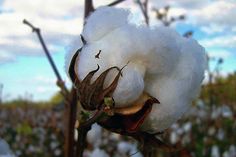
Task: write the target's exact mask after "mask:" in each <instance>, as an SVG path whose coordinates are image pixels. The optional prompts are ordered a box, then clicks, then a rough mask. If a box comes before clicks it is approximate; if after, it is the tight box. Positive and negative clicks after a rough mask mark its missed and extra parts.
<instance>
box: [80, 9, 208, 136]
mask: <svg viewBox="0 0 236 157" xmlns="http://www.w3.org/2000/svg"><path fill="white" fill-rule="evenodd" d="M128 17H129V12H128V11H127V10H123V9H118V8H111V7H102V8H99V9H97V10H96V11H95V12H94V13H93V14H92V15H91V16H90V17H89V18H88V20H87V21H86V25H85V27H84V31H83V36H84V37H85V39H86V40H87V43H88V44H86V45H85V46H84V47H83V49H82V51H81V53H80V54H79V63H78V64H79V65H78V69H77V72H78V74H79V78H80V79H81V80H82V79H83V78H84V77H85V76H86V75H87V74H88V73H89V72H90V71H92V70H94V69H96V68H97V64H98V65H99V66H100V70H99V71H98V72H97V73H96V74H95V76H94V78H93V79H94V80H95V79H96V78H97V77H98V76H99V75H100V74H101V73H102V72H103V71H104V70H106V69H108V68H110V67H112V66H118V67H120V68H122V67H123V66H125V65H127V66H126V67H124V69H123V76H122V77H121V78H120V80H119V82H118V86H117V88H116V90H115V92H114V94H113V98H114V100H115V103H116V107H125V106H130V105H132V102H134V101H135V100H137V99H138V98H139V96H140V95H141V94H142V93H143V92H147V93H149V94H150V95H152V96H153V97H156V98H157V99H158V100H159V101H160V104H154V105H153V109H152V111H151V113H150V114H149V116H148V117H147V118H146V120H145V122H144V124H143V125H142V129H143V130H144V131H148V132H157V131H162V130H164V129H166V128H168V127H169V126H170V125H171V124H172V123H174V122H175V121H176V120H177V119H178V118H180V116H181V115H182V114H183V113H184V112H185V111H186V110H187V109H188V107H189V104H190V103H191V101H192V100H193V99H194V98H195V97H196V96H197V94H198V91H199V88H200V85H201V82H202V79H203V75H204V69H205V67H206V56H205V50H204V48H202V47H201V46H200V45H199V44H198V43H197V42H196V41H195V40H193V39H189V38H184V37H182V36H181V35H179V34H178V33H176V32H175V31H174V30H172V29H170V28H165V27H159V28H155V29H150V28H149V27H146V26H136V25H133V24H131V23H129V20H128ZM99 50H101V53H100V56H99V58H96V57H95V55H96V54H97V53H98V52H99ZM116 74H117V71H116V70H113V71H112V72H110V73H109V76H107V78H106V81H105V86H108V85H109V84H110V83H111V82H112V80H113V79H114V77H115V75H116Z"/></svg>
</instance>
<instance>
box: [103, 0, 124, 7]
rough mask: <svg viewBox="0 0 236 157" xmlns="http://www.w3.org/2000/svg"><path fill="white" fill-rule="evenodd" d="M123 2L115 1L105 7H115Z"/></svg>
mask: <svg viewBox="0 0 236 157" xmlns="http://www.w3.org/2000/svg"><path fill="white" fill-rule="evenodd" d="M124 1H125V0H116V1H114V2H112V3H110V4H108V5H107V6H114V5H117V4H119V3H121V2H124Z"/></svg>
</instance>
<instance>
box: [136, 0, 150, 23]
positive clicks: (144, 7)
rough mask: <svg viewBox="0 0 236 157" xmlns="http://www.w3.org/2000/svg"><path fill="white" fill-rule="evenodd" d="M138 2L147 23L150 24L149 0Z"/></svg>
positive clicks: (138, 0)
mask: <svg viewBox="0 0 236 157" xmlns="http://www.w3.org/2000/svg"><path fill="white" fill-rule="evenodd" d="M137 3H138V5H139V7H140V9H141V11H142V13H143V16H144V19H145V22H146V24H147V25H149V16H148V0H145V1H144V2H143V3H142V2H141V1H140V0H137Z"/></svg>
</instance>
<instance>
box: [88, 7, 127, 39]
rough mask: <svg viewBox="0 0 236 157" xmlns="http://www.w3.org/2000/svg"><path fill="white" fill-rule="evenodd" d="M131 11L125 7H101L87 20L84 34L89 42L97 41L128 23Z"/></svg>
mask: <svg viewBox="0 0 236 157" xmlns="http://www.w3.org/2000/svg"><path fill="white" fill-rule="evenodd" d="M128 15H129V12H128V11H127V10H125V9H116V8H111V7H100V8H98V9H96V11H95V13H93V14H92V15H91V16H90V17H89V18H88V19H87V20H86V25H85V27H84V30H83V36H84V38H85V39H86V40H87V41H88V42H92V41H96V40H99V39H100V38H102V37H103V36H104V35H106V34H107V33H109V32H110V31H111V30H113V29H116V28H118V27H120V26H122V25H123V24H126V23H127V16H128Z"/></svg>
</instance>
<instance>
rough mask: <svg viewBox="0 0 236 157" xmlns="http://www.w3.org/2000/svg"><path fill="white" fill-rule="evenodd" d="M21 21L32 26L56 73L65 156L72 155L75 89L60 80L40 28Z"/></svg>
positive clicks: (75, 103) (69, 156)
mask: <svg viewBox="0 0 236 157" xmlns="http://www.w3.org/2000/svg"><path fill="white" fill-rule="evenodd" d="M23 23H24V24H26V25H28V26H29V27H31V28H32V31H33V32H35V33H36V34H37V36H38V38H39V41H40V43H41V45H42V47H43V50H44V52H45V54H46V56H47V58H48V61H49V63H50V65H51V67H52V69H53V71H54V73H55V74H56V77H57V85H58V87H60V88H61V93H62V95H63V97H64V99H65V111H64V114H65V115H64V116H65V145H64V150H65V154H64V156H65V157H73V156H74V154H75V152H74V124H75V119H76V111H77V110H76V108H77V93H76V90H75V89H74V88H73V89H72V91H71V92H70V93H69V91H68V89H67V88H66V86H65V84H64V81H63V80H62V78H61V76H60V74H59V72H58V70H57V67H56V65H55V64H54V61H53V59H52V57H51V55H50V53H49V51H48V49H47V47H46V45H45V42H44V40H43V38H42V35H41V33H40V29H39V28H37V27H35V26H34V25H32V24H31V23H30V22H28V21H27V20H25V19H24V20H23Z"/></svg>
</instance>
